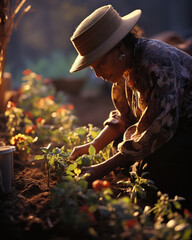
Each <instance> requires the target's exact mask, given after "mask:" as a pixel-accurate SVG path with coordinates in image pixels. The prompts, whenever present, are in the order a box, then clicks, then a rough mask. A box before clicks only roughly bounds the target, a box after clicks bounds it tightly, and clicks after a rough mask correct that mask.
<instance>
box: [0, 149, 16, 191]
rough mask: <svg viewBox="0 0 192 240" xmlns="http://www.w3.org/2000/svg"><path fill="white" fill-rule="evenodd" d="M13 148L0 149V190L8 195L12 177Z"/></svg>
mask: <svg viewBox="0 0 192 240" xmlns="http://www.w3.org/2000/svg"><path fill="white" fill-rule="evenodd" d="M14 151H15V147H14V146H1V147H0V190H1V192H3V193H9V192H11V189H12V182H13V177H14V163H13V152H14Z"/></svg>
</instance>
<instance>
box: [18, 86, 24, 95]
mask: <svg viewBox="0 0 192 240" xmlns="http://www.w3.org/2000/svg"><path fill="white" fill-rule="evenodd" d="M18 93H19V95H21V94H22V93H23V89H22V87H20V88H19V89H18Z"/></svg>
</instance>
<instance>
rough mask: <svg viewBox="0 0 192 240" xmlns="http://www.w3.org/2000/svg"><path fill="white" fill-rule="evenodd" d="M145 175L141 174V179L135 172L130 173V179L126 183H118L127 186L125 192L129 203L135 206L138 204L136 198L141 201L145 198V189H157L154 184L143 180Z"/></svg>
mask: <svg viewBox="0 0 192 240" xmlns="http://www.w3.org/2000/svg"><path fill="white" fill-rule="evenodd" d="M145 174H146V173H145V172H144V173H142V174H141V177H140V176H139V175H138V174H137V172H135V171H132V172H130V179H129V180H127V181H118V184H123V185H124V186H127V190H126V192H127V193H129V195H130V198H131V201H132V202H133V203H135V204H137V202H138V197H139V198H141V199H145V198H146V189H145V186H146V187H150V188H153V189H157V188H156V186H155V183H154V182H153V181H152V180H150V179H146V178H144V175H145Z"/></svg>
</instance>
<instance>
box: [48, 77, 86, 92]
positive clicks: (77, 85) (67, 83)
mask: <svg viewBox="0 0 192 240" xmlns="http://www.w3.org/2000/svg"><path fill="white" fill-rule="evenodd" d="M52 80H53V84H54V86H55V88H56V90H57V91H63V92H66V93H68V94H72V95H78V94H79V93H80V92H81V90H82V89H83V86H84V85H85V82H86V81H87V79H86V78H53V79H52Z"/></svg>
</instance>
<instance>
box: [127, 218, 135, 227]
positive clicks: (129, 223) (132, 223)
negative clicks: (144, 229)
mask: <svg viewBox="0 0 192 240" xmlns="http://www.w3.org/2000/svg"><path fill="white" fill-rule="evenodd" d="M137 223H138V221H137V219H136V218H133V219H129V220H126V221H125V225H124V226H125V227H128V228H132V227H134V226H135V225H136V224H137Z"/></svg>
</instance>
